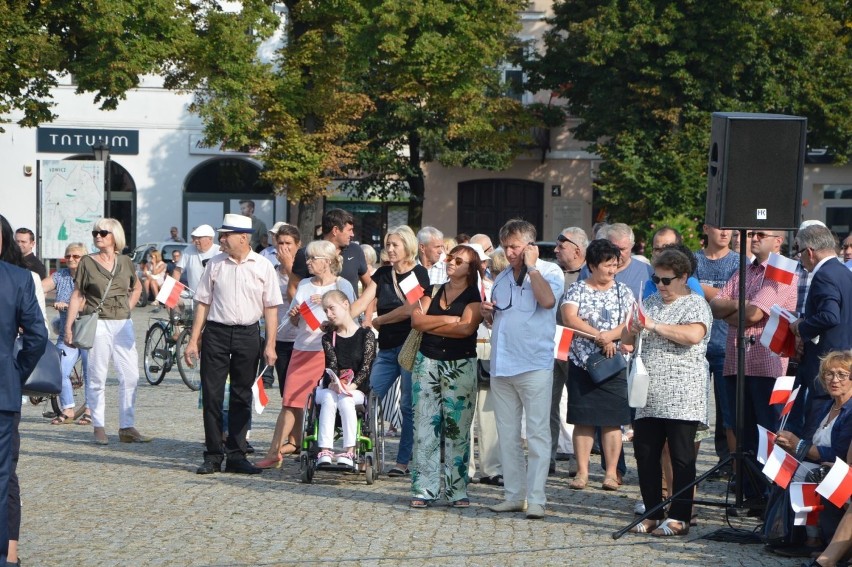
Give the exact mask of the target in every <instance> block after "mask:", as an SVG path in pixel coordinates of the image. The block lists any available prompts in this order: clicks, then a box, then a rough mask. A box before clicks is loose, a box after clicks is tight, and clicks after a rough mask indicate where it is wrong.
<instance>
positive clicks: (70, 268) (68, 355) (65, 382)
mask: <svg viewBox="0 0 852 567" xmlns="http://www.w3.org/2000/svg"><path fill="white" fill-rule="evenodd" d="M85 255H86V247H85V245H84V244H83V243H82V242H72V243H71V244H69V245H68V246H67V247H66V248H65V265H66V266H67V267H66V268H61V269H59V270H56V271H55V272H53V273H52V274H51V275H50V276H49V277H47V278H45V279H43V280H42V281H41V286H42V289H44V293H49V292H51V291H53V290H56V300H55V301H54V303H53V308H54V309H56V310H57V311H59V325H58V326H57V327H56V328H57V329H59V332H58V333H57V334H58V335H59V337H58V338H57V339H56V346H57V347H58V348H59V350H61V351H62V352H63V356H62V392H61V393H60V394H59V407H60V408H62V413H60V414H59V415H57V416H56V417H54V418H53V420H52V421H51V422H50V423H51V425H65V424H68V423H72V422H73V421H74V419H75V418H76V417H77V416H75V415H74V411H73V410H74V389H73V387H72V386H71V371H72V370H73V369H74V365H75V364H77V360H78V359H79V358H81V357H82V359H83V376H84V378H85V377H86V364H87V363H88V359H89V351H87V350H83V349H78V348H74V347H72V346H70V345H67V344H65V340H64V337H63V333H62V330H63V329H65V321H66V319H67V315H68V304H69V302H70V301H71V294H72V293H74V276H76V275H77V267H78V266H79V265H80V260H82V259H83V256H85ZM69 410H70V411H69ZM80 411H81V412H84V413H83V414H82V416H80V419H78V420H77V422H76V423H77V425H91V424H92V415H91V414H90V413H89V408H88V407H87V405H86V404H83V405H82V406H81V409H80Z"/></svg>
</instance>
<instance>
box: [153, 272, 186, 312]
mask: <svg viewBox="0 0 852 567" xmlns="http://www.w3.org/2000/svg"><path fill="white" fill-rule="evenodd" d="M185 289H186V286H185V285H183V284H182V283H180V282H179V281H177V280H176V279H174V278H173V277H171V276H166V281H164V282H163V286H162V287H161V288H160V292H159V293H158V294H157V301H159V302H160V303H162V304H163V305H165V306H166V307H168V308H169V309H174V308H175V307H177V304H178V303H180V294H181V293H183V290H185Z"/></svg>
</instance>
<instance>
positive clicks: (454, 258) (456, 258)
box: [444, 255, 470, 266]
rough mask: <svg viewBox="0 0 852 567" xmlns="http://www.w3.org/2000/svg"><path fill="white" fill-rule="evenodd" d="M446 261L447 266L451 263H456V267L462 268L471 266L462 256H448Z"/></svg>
mask: <svg viewBox="0 0 852 567" xmlns="http://www.w3.org/2000/svg"><path fill="white" fill-rule="evenodd" d="M444 261H445V262H446V263H447V264H449V263H450V262H455V264H456V266H461V265H462V264H469V263H470V262H468V261H467V260H464V259H462V257H461V256H452V255H449V256H447V258H446V259H445V260H444Z"/></svg>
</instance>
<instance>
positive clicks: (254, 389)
mask: <svg viewBox="0 0 852 567" xmlns="http://www.w3.org/2000/svg"><path fill="white" fill-rule="evenodd" d="M267 368H269V366H268V365H267V366H265V367H264V368H263V370H261V371H260V374H259V375H258V377H257V378H256V379H255V381H254V384H252V385H251V400H252V405H253V406H254V411H256V412H257V413H259V414H261V413H263V408H265V407H266V404H268V403H269V396H267V395H266V389H265V388H264V387H263V373H264V372H266V369H267Z"/></svg>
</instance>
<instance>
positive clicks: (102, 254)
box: [65, 219, 151, 445]
mask: <svg viewBox="0 0 852 567" xmlns="http://www.w3.org/2000/svg"><path fill="white" fill-rule="evenodd" d="M92 237H93V239H94V244H95V248H97V249H98V251H97V252H95V253H94V254H90V255H88V256H84V257H83V258H81V259H80V263H79V265H78V266H77V273H76V274H75V275H74V292H73V293H72V295H71V301H70V302H69V303H68V315H67V317H66V319H65V344H67V345H71V346H74V333H73V330H72V325H73V324H74V321H75V320H76V319H77V314H78V313H82V314H89V313H94V312H95V311H97V312H98V322H97V331H96V334H95V342H94V345H93V346H92V348H91V349H90V350H89V360H88V362H87V364H86V370H87V373H88V383H87V384H86V400H87V402H88V404H89V409H90V410H91V413H92V425H93V426H94V442H95V443H96V444H97V445H107V444H108V443H109V439H108V438H107V434H106V429H105V426H106V419H105V415H104V414H105V405H106V403H105V397H104V390H105V388H106V379H107V374H108V372H109V363H110V361H112V363H113V365H114V366H115V369H116V372H117V374H118V376H117V377H118V421H119V425H118V427H119V429H118V440H119V441H121V442H122V443H147V442H149V441H151V438H150V437H146V436H144V435H142V434H141V433H139V431H137V430H136V425H135V424H136V387H137V384H138V383H139V354H138V353H137V352H136V333H135V332H134V331H133V321H131V320H130V312H131V311H132V309H133V307H134V306H135V305H136V303H137V302H138V301H139V296H140V295H141V294H142V284H140V283H139V279H138V278H137V277H136V269H135V268H134V267H133V261H132V260H131V259H130V257H129V256H122V255H121V251H122V250H123V249H124V246H125V238H124V229H123V228H122V227H121V223H119V222H118V221H117V220H115V219H100V220H99V221H98V222H96V223H95V228H94V230H93V231H92Z"/></svg>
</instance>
